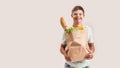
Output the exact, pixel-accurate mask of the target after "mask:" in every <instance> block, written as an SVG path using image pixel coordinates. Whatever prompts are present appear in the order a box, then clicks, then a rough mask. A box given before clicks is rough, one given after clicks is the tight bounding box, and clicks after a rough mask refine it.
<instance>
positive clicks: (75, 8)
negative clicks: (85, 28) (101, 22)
mask: <svg viewBox="0 0 120 68" xmlns="http://www.w3.org/2000/svg"><path fill="white" fill-rule="evenodd" d="M76 10H82V11H83V14H84V13H85V11H84V9H83V7H82V6H75V7H74V8H73V9H72V13H73V12H74V11H76Z"/></svg>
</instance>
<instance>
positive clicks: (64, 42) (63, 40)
mask: <svg viewBox="0 0 120 68" xmlns="http://www.w3.org/2000/svg"><path fill="white" fill-rule="evenodd" d="M61 44H63V45H65V44H66V39H65V32H64V33H63V36H62V40H61Z"/></svg>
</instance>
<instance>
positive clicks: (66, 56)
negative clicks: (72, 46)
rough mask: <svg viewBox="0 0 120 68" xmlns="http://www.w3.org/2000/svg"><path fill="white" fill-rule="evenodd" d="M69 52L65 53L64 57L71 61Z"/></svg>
mask: <svg viewBox="0 0 120 68" xmlns="http://www.w3.org/2000/svg"><path fill="white" fill-rule="evenodd" d="M67 52H68V50H67V51H66V52H65V53H64V57H65V59H66V60H67V61H71V59H70V57H69V56H68V55H67Z"/></svg>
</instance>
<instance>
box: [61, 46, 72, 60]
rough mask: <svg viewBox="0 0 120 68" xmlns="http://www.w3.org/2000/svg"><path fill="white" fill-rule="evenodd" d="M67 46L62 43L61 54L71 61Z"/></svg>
mask: <svg viewBox="0 0 120 68" xmlns="http://www.w3.org/2000/svg"><path fill="white" fill-rule="evenodd" d="M65 47H66V45H63V44H61V47H60V52H61V54H63V56H64V57H65V59H66V60H67V61H70V58H69V57H68V55H67V53H66V51H65Z"/></svg>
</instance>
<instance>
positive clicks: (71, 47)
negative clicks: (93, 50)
mask: <svg viewBox="0 0 120 68" xmlns="http://www.w3.org/2000/svg"><path fill="white" fill-rule="evenodd" d="M66 44H67V46H66V50H67V55H68V56H69V57H70V59H71V62H76V61H82V60H84V59H85V56H86V55H87V54H88V53H89V46H88V33H87V30H86V29H84V30H73V31H71V32H70V33H66Z"/></svg>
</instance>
